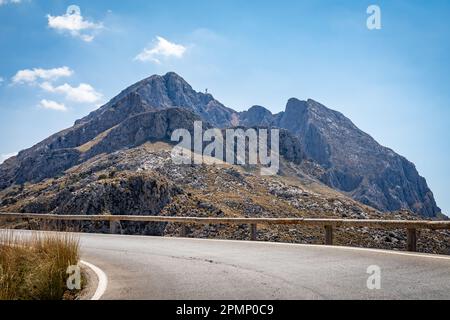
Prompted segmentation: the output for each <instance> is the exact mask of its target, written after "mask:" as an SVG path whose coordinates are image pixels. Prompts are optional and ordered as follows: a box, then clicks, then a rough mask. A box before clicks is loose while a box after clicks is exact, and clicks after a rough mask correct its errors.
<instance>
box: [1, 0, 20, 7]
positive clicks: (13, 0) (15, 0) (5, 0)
mask: <svg viewBox="0 0 450 320" xmlns="http://www.w3.org/2000/svg"><path fill="white" fill-rule="evenodd" d="M21 2H22V0H0V6H2V5H4V4H8V3H14V4H19V3H21Z"/></svg>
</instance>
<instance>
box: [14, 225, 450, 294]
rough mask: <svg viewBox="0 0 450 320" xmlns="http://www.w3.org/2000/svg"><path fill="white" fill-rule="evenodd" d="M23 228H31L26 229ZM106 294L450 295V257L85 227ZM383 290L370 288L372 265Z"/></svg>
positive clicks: (87, 253) (84, 243)
mask: <svg viewBox="0 0 450 320" xmlns="http://www.w3.org/2000/svg"><path fill="white" fill-rule="evenodd" d="M20 233H22V234H28V233H27V232H25V233H24V232H23V231H21V232H20ZM79 236H80V240H81V253H82V259H83V260H85V261H87V262H90V263H92V264H94V265H96V266H98V267H99V268H101V269H102V270H103V271H104V272H105V273H106V275H107V277H108V287H107V289H106V291H105V293H104V295H103V296H102V299H450V257H446V256H431V255H421V254H408V253H396V252H389V251H381V250H364V249H355V248H344V247H327V246H313V245H292V244H280V243H267V242H247V241H224V240H201V239H180V238H160V237H142V236H120V235H98V234H79ZM372 265H376V266H379V268H380V270H381V289H379V290H377V289H375V290H369V289H368V288H367V279H368V277H369V276H370V275H369V274H368V273H367V268H368V267H369V266H372Z"/></svg>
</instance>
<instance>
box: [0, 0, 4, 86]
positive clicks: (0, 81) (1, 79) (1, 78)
mask: <svg viewBox="0 0 450 320" xmlns="http://www.w3.org/2000/svg"><path fill="white" fill-rule="evenodd" d="M0 1H1V0H0ZM4 81H5V79H3V77H0V85H2V82H4Z"/></svg>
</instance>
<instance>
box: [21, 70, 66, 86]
mask: <svg viewBox="0 0 450 320" xmlns="http://www.w3.org/2000/svg"><path fill="white" fill-rule="evenodd" d="M72 74H73V71H72V70H71V69H70V68H69V67H61V68H54V69H42V68H34V69H24V70H19V71H18V72H17V73H16V74H15V76H14V77H13V78H12V82H13V83H15V84H17V83H28V84H33V83H35V82H36V81H38V80H45V81H54V80H57V79H59V78H62V77H70V76H71V75H72Z"/></svg>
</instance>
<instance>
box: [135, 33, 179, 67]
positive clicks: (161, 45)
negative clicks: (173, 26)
mask: <svg viewBox="0 0 450 320" xmlns="http://www.w3.org/2000/svg"><path fill="white" fill-rule="evenodd" d="M185 52H186V47H185V46H183V45H181V44H176V43H173V42H170V41H169V40H166V39H164V38H163V37H160V36H158V37H156V43H155V44H154V45H153V46H152V47H150V48H145V49H144V50H143V51H142V52H141V53H139V54H138V55H137V56H136V58H135V60H138V61H142V62H148V61H150V62H154V63H157V64H160V63H161V59H162V58H172V57H173V58H178V59H179V58H182V57H183V55H184V54H185Z"/></svg>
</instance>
